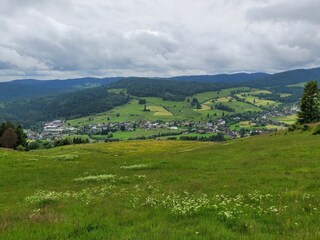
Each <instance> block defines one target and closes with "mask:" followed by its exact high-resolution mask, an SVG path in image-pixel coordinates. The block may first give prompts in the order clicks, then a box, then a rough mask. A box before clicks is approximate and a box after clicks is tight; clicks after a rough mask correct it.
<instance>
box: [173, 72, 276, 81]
mask: <svg viewBox="0 0 320 240" xmlns="http://www.w3.org/2000/svg"><path fill="white" fill-rule="evenodd" d="M268 76H270V74H267V73H235V74H218V75H195V76H178V77H172V78H169V79H170V80H176V81H186V82H210V83H241V82H247V81H252V80H254V81H256V80H261V79H264V78H266V77H268Z"/></svg>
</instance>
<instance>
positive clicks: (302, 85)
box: [288, 82, 307, 88]
mask: <svg viewBox="0 0 320 240" xmlns="http://www.w3.org/2000/svg"><path fill="white" fill-rule="evenodd" d="M306 84H307V82H301V83H297V84H291V85H288V87H302V88H303V87H304V86H305V85H306Z"/></svg>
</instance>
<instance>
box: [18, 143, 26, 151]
mask: <svg viewBox="0 0 320 240" xmlns="http://www.w3.org/2000/svg"><path fill="white" fill-rule="evenodd" d="M17 150H18V151H21V152H24V151H26V148H25V147H24V146H22V145H19V146H18V147H17Z"/></svg>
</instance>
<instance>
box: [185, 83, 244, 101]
mask: <svg viewBox="0 0 320 240" xmlns="http://www.w3.org/2000/svg"><path fill="white" fill-rule="evenodd" d="M233 91H250V88H248V87H238V88H227V89H222V90H220V91H210V92H204V93H198V94H195V95H194V96H192V97H190V99H192V98H197V99H198V101H199V102H200V103H204V102H206V101H208V100H211V99H214V98H222V97H227V96H229V95H231V92H233Z"/></svg>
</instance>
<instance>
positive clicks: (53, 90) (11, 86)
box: [0, 77, 120, 101]
mask: <svg viewBox="0 0 320 240" xmlns="http://www.w3.org/2000/svg"><path fill="white" fill-rule="evenodd" d="M119 79H120V78H102V79H100V78H90V77H87V78H76V79H67V80H34V79H25V80H15V81H11V82H0V101H6V100H14V99H22V98H32V97H39V96H46V95H52V94H57V93H63V92H70V91H75V90H80V89H85V88H91V87H95V86H101V85H107V84H110V83H112V82H114V81H117V80H119Z"/></svg>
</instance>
